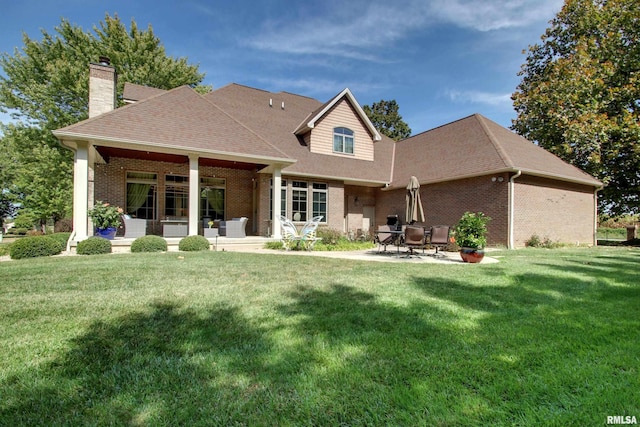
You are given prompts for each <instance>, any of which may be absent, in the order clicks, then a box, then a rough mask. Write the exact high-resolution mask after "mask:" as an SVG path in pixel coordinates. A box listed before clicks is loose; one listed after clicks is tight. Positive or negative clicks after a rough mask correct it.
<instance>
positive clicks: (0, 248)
mask: <svg viewBox="0 0 640 427" xmlns="http://www.w3.org/2000/svg"><path fill="white" fill-rule="evenodd" d="M10 247H11V243H0V256H5V255H9V248H10Z"/></svg>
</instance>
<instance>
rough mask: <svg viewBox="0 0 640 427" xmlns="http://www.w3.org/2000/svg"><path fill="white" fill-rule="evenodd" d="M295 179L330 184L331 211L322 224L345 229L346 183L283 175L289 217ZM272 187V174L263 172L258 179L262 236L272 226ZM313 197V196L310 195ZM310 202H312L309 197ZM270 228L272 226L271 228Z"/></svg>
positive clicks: (329, 202) (259, 228)
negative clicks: (270, 221)
mask: <svg viewBox="0 0 640 427" xmlns="http://www.w3.org/2000/svg"><path fill="white" fill-rule="evenodd" d="M294 180H298V181H307V182H309V184H311V183H312V182H321V183H326V184H327V186H328V190H327V191H328V194H327V206H328V210H329V212H328V213H327V218H325V219H324V220H323V221H326V222H323V223H322V224H321V225H320V226H321V227H328V228H333V229H336V230H341V231H342V230H343V228H344V185H343V184H342V182H340V181H327V180H323V179H317V180H313V179H308V178H301V177H291V176H287V175H283V176H282V181H283V182H284V181H286V182H287V217H288V218H291V216H292V215H291V208H292V188H291V182H292V181H294ZM270 189H271V175H268V174H261V175H260V176H259V179H258V197H257V200H259V206H258V218H259V221H258V224H257V225H258V231H257V234H259V235H261V236H265V235H267V231H268V227H270V223H269V221H267V219H268V218H269V211H270V209H269V204H270V200H269V198H270ZM309 197H311V196H309ZM308 203H311V198H309V200H308ZM269 230H270V228H269Z"/></svg>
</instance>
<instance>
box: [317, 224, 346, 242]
mask: <svg viewBox="0 0 640 427" xmlns="http://www.w3.org/2000/svg"><path fill="white" fill-rule="evenodd" d="M316 237H319V238H321V239H322V244H323V245H326V246H331V245H337V244H338V242H340V240H341V239H344V235H343V234H342V232H341V231H338V230H335V229H333V228H326V227H319V228H318V229H317V230H316ZM345 240H346V239H345Z"/></svg>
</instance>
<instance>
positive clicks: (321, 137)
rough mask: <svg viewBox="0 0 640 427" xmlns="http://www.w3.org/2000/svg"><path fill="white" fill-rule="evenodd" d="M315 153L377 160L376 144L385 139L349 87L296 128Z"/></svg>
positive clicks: (296, 131) (296, 132) (297, 133)
mask: <svg viewBox="0 0 640 427" xmlns="http://www.w3.org/2000/svg"><path fill="white" fill-rule="evenodd" d="M294 133H295V134H296V135H298V136H301V137H302V138H303V140H304V141H305V143H306V144H307V146H308V147H309V151H311V152H312V153H318V154H326V155H331V156H340V157H351V158H354V159H358V160H368V161H373V160H374V154H373V153H374V150H373V144H374V143H375V142H376V141H380V139H382V138H381V137H380V134H379V133H378V131H377V130H376V128H375V127H374V126H373V124H372V123H371V121H370V120H369V118H368V117H367V115H366V114H365V112H364V111H363V110H362V108H361V107H360V104H358V102H357V101H356V99H355V97H354V96H353V94H351V91H350V90H349V89H348V88H347V89H345V90H343V91H342V92H340V93H339V94H338V95H337V96H335V97H334V98H332V99H331V100H330V101H329V102H327V103H326V104H324V105H323V106H321V107H320V108H319V109H318V110H316V111H314V112H313V113H311V114H310V115H309V116H308V117H307V118H306V119H305V120H304V121H303V122H302V124H300V126H298V128H297V129H296V130H295V131H294Z"/></svg>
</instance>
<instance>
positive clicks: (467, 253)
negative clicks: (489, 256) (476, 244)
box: [460, 248, 484, 263]
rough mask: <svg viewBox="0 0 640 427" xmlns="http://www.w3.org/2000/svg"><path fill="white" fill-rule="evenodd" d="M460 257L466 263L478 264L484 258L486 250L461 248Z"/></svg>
mask: <svg viewBox="0 0 640 427" xmlns="http://www.w3.org/2000/svg"><path fill="white" fill-rule="evenodd" d="M460 257H461V258H462V260H463V261H464V262H469V263H478V262H480V261H482V258H484V250H483V249H477V248H460Z"/></svg>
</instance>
